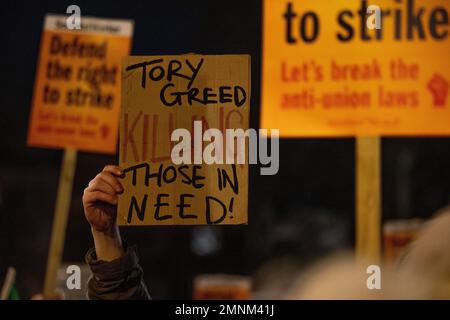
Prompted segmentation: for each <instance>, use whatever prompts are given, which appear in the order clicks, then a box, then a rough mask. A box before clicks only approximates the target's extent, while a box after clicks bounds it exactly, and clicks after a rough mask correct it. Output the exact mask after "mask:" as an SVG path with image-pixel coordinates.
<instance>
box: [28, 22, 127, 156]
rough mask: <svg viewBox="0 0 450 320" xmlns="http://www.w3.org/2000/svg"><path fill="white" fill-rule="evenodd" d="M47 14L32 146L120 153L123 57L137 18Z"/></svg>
mask: <svg viewBox="0 0 450 320" xmlns="http://www.w3.org/2000/svg"><path fill="white" fill-rule="evenodd" d="M66 19H67V16H60V15H47V16H46V17H45V22H44V31H43V33H42V39H41V49H40V55H39V62H38V67H37V72H36V82H35V87H34V97H33V104H32V111H31V116H30V126H29V131H28V145H29V146H34V147H48V148H68V147H70V148H74V149H79V150H84V151H92V152H101V153H111V154H113V153H115V152H116V148H117V135H118V123H119V114H120V79H121V77H120V62H121V59H122V57H123V56H126V55H128V54H129V50H130V44H131V35H132V29H133V23H132V21H129V20H111V19H99V18H89V17H83V18H82V19H81V30H68V29H67V27H66Z"/></svg>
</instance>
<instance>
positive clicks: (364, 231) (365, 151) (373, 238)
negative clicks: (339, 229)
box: [355, 137, 381, 264]
mask: <svg viewBox="0 0 450 320" xmlns="http://www.w3.org/2000/svg"><path fill="white" fill-rule="evenodd" d="M380 144H381V143H380V137H357V138H356V146H355V148H356V150H355V155H356V159H355V160H356V197H355V199H356V223H355V225H356V257H357V259H360V260H364V261H367V262H370V263H374V264H376V263H379V262H380V254H381V239H380V237H381V151H380Z"/></svg>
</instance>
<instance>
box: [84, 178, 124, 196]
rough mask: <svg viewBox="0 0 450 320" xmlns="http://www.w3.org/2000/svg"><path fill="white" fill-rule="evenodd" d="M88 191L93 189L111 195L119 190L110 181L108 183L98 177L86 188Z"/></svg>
mask: <svg viewBox="0 0 450 320" xmlns="http://www.w3.org/2000/svg"><path fill="white" fill-rule="evenodd" d="M86 191H87V192H92V191H101V192H104V193H107V194H110V195H115V194H116V193H117V191H116V190H115V189H114V187H113V186H111V185H110V184H109V183H107V182H106V181H105V180H103V179H101V178H98V179H94V180H92V181H91V182H90V183H89V186H88V187H87V188H86Z"/></svg>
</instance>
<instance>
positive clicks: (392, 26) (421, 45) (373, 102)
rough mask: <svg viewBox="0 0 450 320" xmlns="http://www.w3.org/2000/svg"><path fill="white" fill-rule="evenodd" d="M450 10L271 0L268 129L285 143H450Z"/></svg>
mask: <svg viewBox="0 0 450 320" xmlns="http://www.w3.org/2000/svg"><path fill="white" fill-rule="evenodd" d="M371 5H376V6H378V7H370V6H371ZM369 7H370V8H369ZM368 8H369V12H368V10H367V9H368ZM377 8H378V9H380V11H377ZM449 9H450V1H447V0H401V1H392V0H378V1H364V0H345V1H343V0H293V1H288V0H265V1H264V10H263V13H264V17H263V73H262V79H263V80H262V116H261V119H262V120H261V126H262V127H264V128H279V129H280V135H281V136H284V137H327V136H355V135H387V136H400V135H401V136H410V135H449V134H450V98H449V97H448V93H449V84H450V59H449V55H450V40H449V32H450V30H449V29H450V28H449V17H448V14H449ZM377 12H380V13H381V16H382V19H381V20H377ZM376 21H381V24H380V25H379V27H381V28H380V29H377V24H376V23H375V22H376Z"/></svg>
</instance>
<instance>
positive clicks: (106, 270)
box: [85, 246, 151, 300]
mask: <svg viewBox="0 0 450 320" xmlns="http://www.w3.org/2000/svg"><path fill="white" fill-rule="evenodd" d="M85 260H86V262H87V264H88V265H89V267H90V268H91V271H92V276H91V278H90V279H89V281H88V292H87V296H88V298H89V299H91V300H149V299H151V297H150V294H149V293H148V291H147V287H146V286H145V283H144V281H143V275H144V272H143V270H142V268H141V266H140V265H139V259H138V256H137V254H136V248H135V247H133V246H126V248H125V253H124V255H123V256H121V257H120V258H118V259H116V260H113V261H110V262H106V261H101V260H97V255H96V252H95V248H92V249H90V250H89V251H88V252H87V253H86V257H85Z"/></svg>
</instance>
